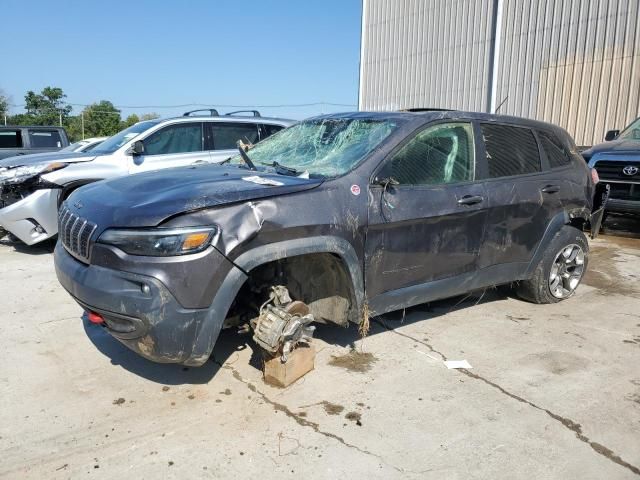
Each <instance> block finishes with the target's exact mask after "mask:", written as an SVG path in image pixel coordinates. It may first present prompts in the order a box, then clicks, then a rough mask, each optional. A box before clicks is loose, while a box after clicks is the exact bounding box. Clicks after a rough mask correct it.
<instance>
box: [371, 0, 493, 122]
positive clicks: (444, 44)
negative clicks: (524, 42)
mask: <svg viewBox="0 0 640 480" xmlns="http://www.w3.org/2000/svg"><path fill="white" fill-rule="evenodd" d="M492 6H493V0H449V1H447V0H363V5H362V7H363V10H362V11H363V13H362V44H361V59H360V94H359V95H360V96H359V106H360V109H361V110H389V109H399V108H408V107H421V106H429V107H439V108H458V109H465V110H485V109H486V107H487V87H488V85H487V84H488V78H489V54H490V51H489V49H490V47H491V38H490V37H491V16H492V15H491V12H492Z"/></svg>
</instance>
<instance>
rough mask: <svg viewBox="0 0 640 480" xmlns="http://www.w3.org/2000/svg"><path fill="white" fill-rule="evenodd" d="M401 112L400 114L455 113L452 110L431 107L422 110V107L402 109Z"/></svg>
mask: <svg viewBox="0 0 640 480" xmlns="http://www.w3.org/2000/svg"><path fill="white" fill-rule="evenodd" d="M399 111H400V112H413V113H419V112H453V109H451V108H431V107H426V108H422V107H417V108H401V109H400V110H399Z"/></svg>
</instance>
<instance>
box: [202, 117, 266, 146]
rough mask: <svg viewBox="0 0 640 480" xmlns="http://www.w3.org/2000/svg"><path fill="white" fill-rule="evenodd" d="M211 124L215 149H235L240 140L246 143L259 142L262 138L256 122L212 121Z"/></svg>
mask: <svg viewBox="0 0 640 480" xmlns="http://www.w3.org/2000/svg"><path fill="white" fill-rule="evenodd" d="M210 125H211V132H212V133H213V148H214V150H235V149H236V148H237V144H238V140H242V141H243V142H244V143H257V142H258V141H259V140H260V139H259V138H258V125H256V124H255V123H240V122H237V123H221V122H210Z"/></svg>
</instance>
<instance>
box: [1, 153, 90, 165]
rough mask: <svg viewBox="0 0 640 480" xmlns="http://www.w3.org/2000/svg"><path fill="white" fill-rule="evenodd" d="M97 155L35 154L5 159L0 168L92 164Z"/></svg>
mask: <svg viewBox="0 0 640 480" xmlns="http://www.w3.org/2000/svg"><path fill="white" fill-rule="evenodd" d="M96 156H97V155H96V154H95V153H93V154H90V153H83V152H79V153H76V152H48V153H33V154H31V155H17V156H15V157H9V158H5V159H3V160H0V168H4V167H21V166H23V165H34V164H36V163H53V162H64V163H77V162H90V161H91V160H93V159H94V158H96Z"/></svg>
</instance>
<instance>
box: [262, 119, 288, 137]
mask: <svg viewBox="0 0 640 480" xmlns="http://www.w3.org/2000/svg"><path fill="white" fill-rule="evenodd" d="M261 126H262V135H261V138H260V139H261V140H264V139H265V138H267V137H270V136H271V135H273V134H274V133H276V132H279V131H280V130H282V129H283V128H284V127H283V126H282V125H269V124H268V123H264V124H262V125H261Z"/></svg>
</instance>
